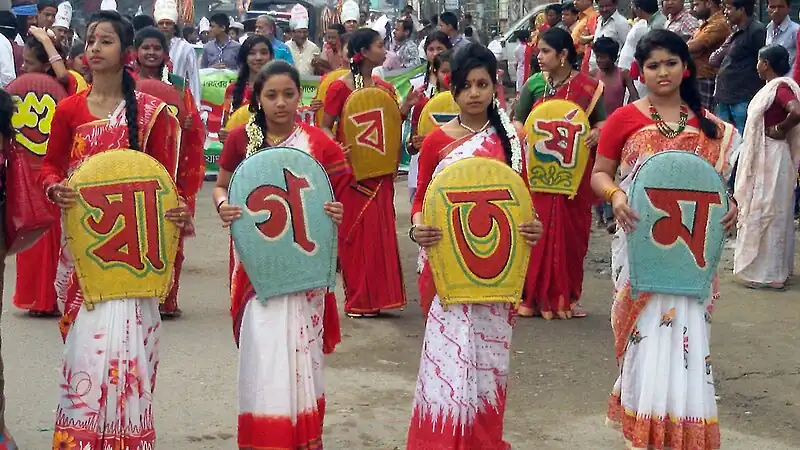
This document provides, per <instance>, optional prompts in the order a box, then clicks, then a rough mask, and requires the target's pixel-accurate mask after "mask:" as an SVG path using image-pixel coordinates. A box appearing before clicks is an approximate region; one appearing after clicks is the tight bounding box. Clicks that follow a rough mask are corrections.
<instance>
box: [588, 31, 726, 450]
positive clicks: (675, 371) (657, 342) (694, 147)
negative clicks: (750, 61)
mask: <svg viewBox="0 0 800 450" xmlns="http://www.w3.org/2000/svg"><path fill="white" fill-rule="evenodd" d="M635 57H636V63H637V64H638V66H639V67H640V68H641V70H642V73H643V76H644V83H645V84H646V85H647V88H648V90H649V92H650V93H649V95H648V96H646V97H644V98H642V99H640V100H637V101H635V102H633V103H631V104H628V105H625V106H623V107H621V108H619V109H617V110H616V111H615V112H614V113H613V114H612V115H611V117H609V119H608V121H607V122H606V127H605V128H604V130H603V133H602V134H601V136H600V143H599V145H598V150H597V162H596V164H595V166H594V170H593V172H592V187H593V188H594V191H595V192H596V193H597V195H599V196H602V197H604V198H605V199H606V200H607V201H608V202H610V203H611V205H612V206H613V208H614V215H615V217H616V220H617V224H618V225H619V227H618V229H617V234H616V236H615V237H614V240H613V241H612V244H611V246H612V249H611V253H612V254H611V269H612V273H611V279H612V280H614V305H613V306H612V309H611V324H612V328H613V331H614V340H615V349H616V356H617V361H618V364H619V367H620V374H619V377H618V378H617V381H616V383H615V385H614V389H613V392H612V394H611V398H610V400H609V410H608V417H607V422H608V423H609V424H612V425H614V426H617V427H620V428H621V429H622V432H623V434H624V436H625V439H626V440H627V441H628V445H629V446H632V447H634V448H666V447H669V448H673V449H686V450H688V449H692V450H695V449H704V450H710V449H717V448H719V445H720V435H719V425H718V423H717V404H716V399H715V396H714V379H713V375H712V372H711V356H710V350H709V338H710V332H711V329H710V327H711V325H710V323H711V314H712V312H713V306H714V300H715V299H717V298H719V291H718V290H717V282H716V279H715V280H714V282H713V283H712V287H711V288H710V289H709V292H708V294H707V295H706V296H703V297H701V298H700V299H698V298H695V297H687V296H681V295H666V294H658V293H648V292H643V293H639V294H638V297H637V298H635V299H634V298H633V297H632V293H631V268H630V261H629V250H628V232H629V231H631V230H633V229H634V228H635V227H636V226H637V220H638V217H637V215H636V212H635V211H633V210H632V209H631V207H630V206H629V204H628V192H629V189H630V187H631V183H632V181H633V177H634V174H635V173H636V170H637V168H638V167H640V166H641V165H642V164H643V163H644V162H645V161H646V160H647V159H648V158H649V157H650V156H652V155H654V154H656V153H659V152H663V151H667V150H674V149H685V151H694V153H695V154H697V155H699V156H701V157H702V158H704V159H705V160H707V161H708V162H709V163H710V164H711V165H712V166H714V167H715V168H716V169H717V170H719V171H721V172H722V174H723V175H725V174H727V173H729V172H730V169H731V161H733V159H732V156H733V155H732V153H733V151H734V149H735V145H734V144H733V142H734V140H735V138H736V133H735V130H734V129H733V127H732V126H731V125H729V124H725V123H723V122H722V121H720V120H718V119H717V118H716V117H714V116H713V115H712V114H711V113H709V112H708V111H707V110H704V109H703V108H702V106H701V102H700V94H699V93H698V90H697V83H696V80H695V66H694V62H693V60H692V57H691V54H690V53H689V49H688V47H687V46H686V43H685V42H684V41H683V39H682V38H681V37H680V36H678V35H677V34H675V33H673V32H671V31H667V30H654V31H651V32H650V33H648V34H647V35H645V36H644V37H643V38H642V39H641V41H640V42H639V44H638V45H637V47H636V54H635ZM618 170H619V174H620V180H621V181H620V184H619V185H617V184H616V183H615V181H614V180H615V176H616V174H617V171H618ZM730 205H731V206H730V210H729V211H728V213H727V214H726V215H725V216H724V217H723V218H722V223H723V225H724V227H725V229H726V230H730V229H732V228H733V227H734V226H736V215H737V208H736V204H735V202H731V203H730ZM664 276H669V274H664ZM676 443H677V444H676Z"/></svg>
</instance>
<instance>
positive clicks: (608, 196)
mask: <svg viewBox="0 0 800 450" xmlns="http://www.w3.org/2000/svg"><path fill="white" fill-rule="evenodd" d="M617 192H623V191H622V189H620V188H619V187H618V186H612V187H609V188H606V190H605V191H603V195H604V196H605V198H606V201H607V202H608V203H611V198H612V197H614V194H616V193H617Z"/></svg>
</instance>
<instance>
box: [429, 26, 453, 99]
mask: <svg viewBox="0 0 800 450" xmlns="http://www.w3.org/2000/svg"><path fill="white" fill-rule="evenodd" d="M434 42H439V43H441V44H442V45H444V48H445V49H447V50H449V49H451V48H453V44H451V43H450V37H449V36H447V35H446V34H445V33H443V32H441V31H434V32H433V33H431V34H429V35H428V37H427V38H425V45H424V46H423V47H422V48H424V49H425V53H426V55H425V56H426V59H427V56H428V55H427V52H428V46H429V45H431V44H433V43H434ZM445 51H446V50H445ZM438 59H439V58H438V56H437V57H436V58H434V59H433V60H428V64H427V66H426V67H425V84H423V87H422V90H423V91H427V90H428V85H429V84H430V79H431V75H432V74H434V73H436V71H437V70H438V69H439V63H438V62H437V60H438ZM440 87H441V86H437V89H438V88H440Z"/></svg>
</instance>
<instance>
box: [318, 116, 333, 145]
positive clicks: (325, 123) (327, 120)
mask: <svg viewBox="0 0 800 450" xmlns="http://www.w3.org/2000/svg"><path fill="white" fill-rule="evenodd" d="M334 123H336V117H333V116H332V115H330V114H328V113H323V114H322V124H321V127H322V131H324V132H325V134H327V135H328V137H330V138H331V139H333V140H336V135H335V134H334V133H333V124H334Z"/></svg>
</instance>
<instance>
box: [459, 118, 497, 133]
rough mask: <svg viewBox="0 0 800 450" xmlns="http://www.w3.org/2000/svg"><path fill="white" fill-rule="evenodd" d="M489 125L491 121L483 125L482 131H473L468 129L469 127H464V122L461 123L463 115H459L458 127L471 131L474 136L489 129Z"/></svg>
mask: <svg viewBox="0 0 800 450" xmlns="http://www.w3.org/2000/svg"><path fill="white" fill-rule="evenodd" d="M489 123H490V121H489V120H487V121H486V123H485V124H483V126H482V127H481V129H480V130H473V129H472V128H470V127H468V126H467V125H464V122H462V121H461V115H460V114H459V115H458V125H459V126H461V128H463V129H465V130H467V131H469V132H470V133H472V134H477V133H480V132H481V131H483V130H485V129H487V128H489Z"/></svg>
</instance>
